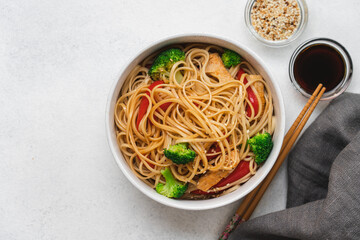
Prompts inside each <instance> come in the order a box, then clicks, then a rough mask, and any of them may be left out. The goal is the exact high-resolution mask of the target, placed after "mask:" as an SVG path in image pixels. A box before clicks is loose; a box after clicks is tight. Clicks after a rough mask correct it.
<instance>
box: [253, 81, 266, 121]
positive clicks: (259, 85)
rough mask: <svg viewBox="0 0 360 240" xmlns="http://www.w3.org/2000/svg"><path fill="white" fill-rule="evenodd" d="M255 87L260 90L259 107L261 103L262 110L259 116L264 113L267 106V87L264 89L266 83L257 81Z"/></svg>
mask: <svg viewBox="0 0 360 240" xmlns="http://www.w3.org/2000/svg"><path fill="white" fill-rule="evenodd" d="M254 88H255V90H256V91H257V92H258V94H259V96H260V99H259V100H260V101H261V102H260V103H259V107H260V104H261V112H259V117H261V116H262V114H263V113H264V110H265V109H264V108H265V89H264V84H263V83H262V82H255V83H254Z"/></svg>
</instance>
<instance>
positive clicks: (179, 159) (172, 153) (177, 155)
mask: <svg viewBox="0 0 360 240" xmlns="http://www.w3.org/2000/svg"><path fill="white" fill-rule="evenodd" d="M164 154H165V156H166V157H167V158H168V159H170V160H171V161H173V162H174V163H176V164H186V163H188V162H192V161H194V158H195V156H196V153H195V152H194V151H193V150H191V149H189V148H188V144H187V143H178V144H176V145H172V146H170V147H169V148H168V149H166V148H165V149H164Z"/></svg>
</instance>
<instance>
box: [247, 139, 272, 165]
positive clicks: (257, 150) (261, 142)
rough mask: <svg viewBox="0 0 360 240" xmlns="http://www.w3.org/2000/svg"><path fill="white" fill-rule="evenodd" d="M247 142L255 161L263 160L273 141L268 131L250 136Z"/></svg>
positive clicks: (260, 161)
mask: <svg viewBox="0 0 360 240" xmlns="http://www.w3.org/2000/svg"><path fill="white" fill-rule="evenodd" d="M247 143H248V144H249V146H250V149H251V151H253V152H254V154H255V162H256V163H262V162H264V161H265V160H266V159H267V157H268V156H269V154H270V152H271V149H272V147H273V141H272V140H271V135H270V133H268V132H265V133H261V134H260V133H258V134H256V135H255V136H254V137H252V138H250V139H249V140H248V141H247Z"/></svg>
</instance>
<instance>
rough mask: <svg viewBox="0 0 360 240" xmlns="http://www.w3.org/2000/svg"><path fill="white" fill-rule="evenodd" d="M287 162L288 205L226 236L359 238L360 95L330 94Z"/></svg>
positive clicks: (246, 237)
mask: <svg viewBox="0 0 360 240" xmlns="http://www.w3.org/2000/svg"><path fill="white" fill-rule="evenodd" d="M288 162H289V164H288V179H289V184H288V196H287V208H288V209H286V210H283V211H279V212H275V213H270V214H267V215H265V216H261V217H258V218H254V219H252V220H249V221H247V222H245V223H242V224H240V225H239V226H238V227H237V228H236V230H235V231H234V232H233V233H232V234H231V236H230V238H229V239H233V240H234V239H267V240H272V239H360V95H358V94H352V93H344V94H342V95H341V96H339V97H338V98H336V99H335V100H333V101H332V102H331V103H330V104H329V105H328V107H327V108H326V109H325V110H324V111H323V113H321V114H320V116H319V117H318V118H317V119H316V120H315V121H314V122H313V123H312V124H311V125H310V127H309V128H308V129H307V130H306V131H305V132H304V134H303V135H302V137H301V138H300V139H299V141H298V143H297V144H296V146H295V147H294V148H293V150H292V151H291V153H290V155H289V157H288Z"/></svg>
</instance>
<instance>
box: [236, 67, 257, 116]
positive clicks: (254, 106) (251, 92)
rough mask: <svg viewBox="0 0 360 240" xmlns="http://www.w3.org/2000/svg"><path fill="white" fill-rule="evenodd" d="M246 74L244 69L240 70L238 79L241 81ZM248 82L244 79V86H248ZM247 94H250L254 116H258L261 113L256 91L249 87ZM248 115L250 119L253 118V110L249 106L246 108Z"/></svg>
mask: <svg viewBox="0 0 360 240" xmlns="http://www.w3.org/2000/svg"><path fill="white" fill-rule="evenodd" d="M244 73H245V72H244V70H243V69H241V68H240V70H239V71H238V73H237V75H236V79H238V80H240V78H241V75H243V74H244ZM247 83H248V81H247V79H246V78H244V84H247ZM246 92H247V94H248V98H249V100H250V103H251V105H252V106H253V108H254V116H256V115H257V114H258V112H259V101H258V99H257V98H256V95H255V93H254V91H253V90H252V89H251V87H248V88H247V89H246ZM246 115H247V116H248V117H251V108H250V107H249V106H246Z"/></svg>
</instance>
